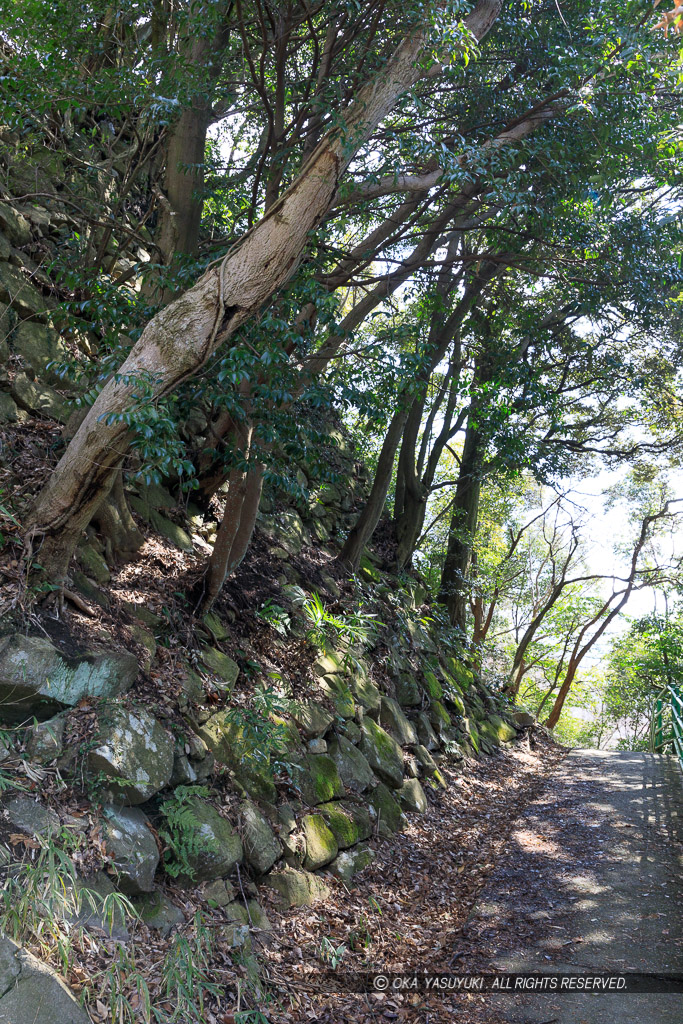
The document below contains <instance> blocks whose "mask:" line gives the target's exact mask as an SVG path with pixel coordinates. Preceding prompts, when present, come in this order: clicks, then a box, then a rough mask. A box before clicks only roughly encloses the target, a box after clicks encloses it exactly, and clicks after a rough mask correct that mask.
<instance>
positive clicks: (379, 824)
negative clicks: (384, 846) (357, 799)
mask: <svg viewBox="0 0 683 1024" xmlns="http://www.w3.org/2000/svg"><path fill="white" fill-rule="evenodd" d="M368 809H369V811H370V819H371V821H372V822H373V828H376V829H377V831H378V833H379V835H380V836H382V837H383V838H388V837H389V836H392V835H393V834H394V832H398V830H399V829H400V828H401V826H402V825H403V814H402V812H401V806H400V804H399V802H398V800H396V799H395V798H394V797H393V796H392V794H391V792H390V790H389V789H387V787H386V786H385V785H384V783H383V782H380V783H379V785H378V786H376V787H375V788H374V789H373V791H372V793H370V795H369V796H368Z"/></svg>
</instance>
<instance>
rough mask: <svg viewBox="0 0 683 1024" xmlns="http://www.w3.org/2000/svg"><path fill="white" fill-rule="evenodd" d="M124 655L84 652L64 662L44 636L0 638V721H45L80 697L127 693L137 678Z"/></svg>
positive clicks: (130, 660)
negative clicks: (27, 719)
mask: <svg viewBox="0 0 683 1024" xmlns="http://www.w3.org/2000/svg"><path fill="white" fill-rule="evenodd" d="M138 670H139V666H138V662H137V659H136V658H135V657H134V656H133V655H132V654H128V652H127V651H121V652H118V651H95V650H92V651H85V652H83V653H82V654H79V655H76V656H73V657H68V656H67V655H64V654H61V653H60V652H59V651H58V650H57V649H56V648H55V647H53V645H52V644H51V643H50V642H49V640H45V639H43V638H42V637H30V636H21V635H10V636H6V637H3V638H2V639H0V718H1V719H4V720H6V721H14V720H17V719H26V718H29V717H31V716H32V715H35V716H36V717H38V718H43V719H44V718H46V717H49V716H50V715H51V714H54V713H55V712H56V711H59V710H60V709H61V708H62V707H64V706H65V705H66V706H69V707H73V706H74V705H76V704H78V702H79V701H80V700H82V699H83V698H84V697H95V698H105V699H106V698H109V697H115V696H118V695H119V694H121V693H125V692H126V691H127V690H129V689H130V687H131V686H132V685H133V683H134V681H135V678H136V676H137V674H138Z"/></svg>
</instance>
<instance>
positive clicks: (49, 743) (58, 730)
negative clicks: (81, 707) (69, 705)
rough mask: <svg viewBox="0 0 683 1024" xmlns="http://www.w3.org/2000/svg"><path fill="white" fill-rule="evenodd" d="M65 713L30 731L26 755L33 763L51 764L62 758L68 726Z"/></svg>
mask: <svg viewBox="0 0 683 1024" xmlns="http://www.w3.org/2000/svg"><path fill="white" fill-rule="evenodd" d="M67 714H68V712H63V713H62V714H60V715H55V717H54V718H49V719H48V720H47V722H37V723H36V724H35V725H34V726H32V728H31V729H30V730H29V733H28V736H27V739H26V753H27V754H28V756H29V758H30V759H31V760H32V761H37V762H38V763H39V764H49V762H50V761H54V760H55V758H57V757H61V755H62V753H63V750H64V729H65V726H66V715H67Z"/></svg>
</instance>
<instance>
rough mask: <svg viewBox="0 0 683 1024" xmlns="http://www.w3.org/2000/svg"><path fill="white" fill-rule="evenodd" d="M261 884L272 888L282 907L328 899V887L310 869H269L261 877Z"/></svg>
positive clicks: (301, 905)
mask: <svg viewBox="0 0 683 1024" xmlns="http://www.w3.org/2000/svg"><path fill="white" fill-rule="evenodd" d="M262 884H263V885H265V886H267V887H268V888H270V889H274V890H275V892H276V893H277V894H278V896H279V899H278V903H279V905H280V907H281V908H282V909H287V908H288V907H309V906H311V905H312V904H314V903H319V902H320V901H321V900H326V899H329V896H330V889H329V886H328V885H326V884H325V882H324V881H323V880H322V878H319V877H318V876H317V875H313V874H311V872H310V871H299V870H297V869H296V868H290V867H287V868H284V870H282V871H271V873H270V874H269V875H266V877H265V878H264V879H263V883H262Z"/></svg>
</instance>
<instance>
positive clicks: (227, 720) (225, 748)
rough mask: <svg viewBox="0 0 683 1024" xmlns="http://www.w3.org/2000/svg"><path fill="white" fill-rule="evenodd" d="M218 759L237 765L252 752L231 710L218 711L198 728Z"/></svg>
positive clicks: (200, 734) (223, 762)
mask: <svg viewBox="0 0 683 1024" xmlns="http://www.w3.org/2000/svg"><path fill="white" fill-rule="evenodd" d="M197 733H198V734H199V736H200V737H201V738H202V739H203V740H204V743H206V745H207V747H208V748H209V750H210V751H211V752H212V753H213V754H214V756H215V758H216V760H217V761H220V762H221V763H222V764H229V765H237V764H240V762H242V760H243V759H244V758H246V757H249V756H250V755H251V753H252V751H251V745H250V744H249V742H248V741H247V739H246V737H245V734H244V730H243V729H242V727H241V726H240V725H239V724H238V723H237V722H235V721H234V718H233V716H232V714H231V712H230V711H218V712H217V713H216V714H215V715H212V716H211V718H209V719H208V720H207V721H206V722H204V724H203V725H200V726H199V727H198V729H197Z"/></svg>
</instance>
